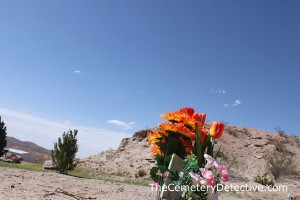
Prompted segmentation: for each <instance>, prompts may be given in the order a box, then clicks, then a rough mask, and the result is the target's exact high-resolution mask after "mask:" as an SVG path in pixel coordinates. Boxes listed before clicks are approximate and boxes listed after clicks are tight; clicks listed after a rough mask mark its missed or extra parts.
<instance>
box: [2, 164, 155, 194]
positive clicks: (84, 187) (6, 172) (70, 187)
mask: <svg viewBox="0 0 300 200" xmlns="http://www.w3.org/2000/svg"><path fill="white" fill-rule="evenodd" d="M0 181H1V184H0V199H1V200H20V199H27V200H40V199H48V200H50V199H57V200H68V199H70V200H74V199H75V198H73V197H70V196H68V195H65V194H62V193H59V192H55V191H56V190H57V189H58V188H60V189H62V190H64V191H67V192H69V193H73V194H77V195H79V196H81V197H85V198H87V199H88V197H92V198H96V199H98V200H104V199H116V200H117V199H120V200H121V199H122V200H123V199H131V200H134V199H143V200H144V199H145V200H148V199H149V200H150V199H151V200H153V199H155V195H156V193H155V192H154V191H151V188H150V186H149V187H146V186H136V185H129V184H124V183H115V182H107V181H102V180H91V179H82V178H77V177H71V176H66V175H61V174H58V173H55V172H32V171H27V170H20V169H11V168H0Z"/></svg>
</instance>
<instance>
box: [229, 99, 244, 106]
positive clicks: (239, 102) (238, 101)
mask: <svg viewBox="0 0 300 200" xmlns="http://www.w3.org/2000/svg"><path fill="white" fill-rule="evenodd" d="M241 104H242V102H241V101H240V100H238V99H237V100H235V101H234V102H233V103H232V105H231V106H232V107H234V106H238V105H241Z"/></svg>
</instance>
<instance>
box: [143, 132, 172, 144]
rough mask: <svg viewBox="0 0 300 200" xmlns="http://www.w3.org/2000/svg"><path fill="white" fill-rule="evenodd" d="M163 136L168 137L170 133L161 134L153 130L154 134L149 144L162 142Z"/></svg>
mask: <svg viewBox="0 0 300 200" xmlns="http://www.w3.org/2000/svg"><path fill="white" fill-rule="evenodd" d="M163 135H165V136H168V133H167V132H166V131H164V130H162V131H159V132H157V131H154V130H153V131H152V133H151V134H150V135H149V136H148V144H153V143H156V142H158V141H162V140H163V139H164V137H163Z"/></svg>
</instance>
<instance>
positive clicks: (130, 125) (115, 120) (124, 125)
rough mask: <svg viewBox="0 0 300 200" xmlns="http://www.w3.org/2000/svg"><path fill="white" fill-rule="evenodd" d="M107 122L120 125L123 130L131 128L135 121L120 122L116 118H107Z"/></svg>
mask: <svg viewBox="0 0 300 200" xmlns="http://www.w3.org/2000/svg"><path fill="white" fill-rule="evenodd" d="M107 123H109V124H113V125H116V126H120V127H122V128H123V129H124V130H129V129H132V128H133V125H134V124H135V122H122V121H120V120H117V119H112V120H108V121H107Z"/></svg>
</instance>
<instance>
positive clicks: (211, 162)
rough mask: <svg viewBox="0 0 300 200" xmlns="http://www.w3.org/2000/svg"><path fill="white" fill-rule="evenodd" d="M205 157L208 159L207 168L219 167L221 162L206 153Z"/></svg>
mask: <svg viewBox="0 0 300 200" xmlns="http://www.w3.org/2000/svg"><path fill="white" fill-rule="evenodd" d="M204 158H205V160H206V161H207V164H206V166H205V168H207V169H209V168H211V167H214V168H218V167H219V164H218V163H217V162H216V161H215V159H213V158H212V157H211V156H210V155H207V154H204Z"/></svg>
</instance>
